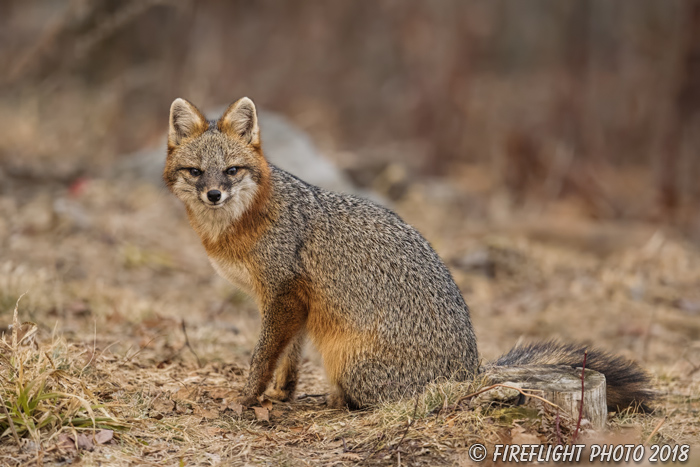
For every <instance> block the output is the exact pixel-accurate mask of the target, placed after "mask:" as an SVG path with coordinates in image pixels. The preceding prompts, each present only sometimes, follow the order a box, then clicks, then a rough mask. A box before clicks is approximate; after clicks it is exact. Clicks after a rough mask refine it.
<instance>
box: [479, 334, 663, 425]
mask: <svg viewBox="0 0 700 467" xmlns="http://www.w3.org/2000/svg"><path fill="white" fill-rule="evenodd" d="M586 351H588V354H587V357H586V368H587V369H590V370H595V371H598V372H600V373H602V374H604V375H605V380H606V394H607V403H608V410H610V411H620V410H624V409H626V408H628V407H630V408H632V409H636V410H639V411H642V412H650V411H651V409H650V408H649V405H648V403H650V402H651V401H652V399H653V398H654V393H653V391H652V390H651V389H650V388H651V378H650V377H649V375H648V374H647V373H646V372H645V371H644V370H643V369H642V368H641V367H640V366H639V365H637V364H636V363H634V362H633V361H631V360H627V359H626V358H624V357H620V356H618V355H613V354H611V353H608V352H605V351H602V350H599V349H596V348H591V347H588V346H586V345H581V344H564V343H561V342H557V341H545V342H535V343H530V344H525V345H517V346H515V347H513V348H512V349H511V350H510V351H509V352H508V353H506V354H504V355H502V356H501V357H499V358H498V359H497V360H495V361H493V362H490V363H489V364H488V365H487V366H526V365H566V366H570V367H573V368H577V367H581V366H582V365H583V355H584V352H586Z"/></svg>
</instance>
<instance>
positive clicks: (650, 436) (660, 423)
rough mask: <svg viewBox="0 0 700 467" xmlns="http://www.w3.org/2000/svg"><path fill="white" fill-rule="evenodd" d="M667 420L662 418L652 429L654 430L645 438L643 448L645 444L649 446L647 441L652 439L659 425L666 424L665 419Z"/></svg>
mask: <svg viewBox="0 0 700 467" xmlns="http://www.w3.org/2000/svg"><path fill="white" fill-rule="evenodd" d="M667 418H668V417H664V418H662V419H661V421H660V422H659V423H658V424H657V425H656V428H654V429H653V430H652V431H651V434H650V435H649V436H648V437H647V440H646V441H644V445H645V446H646V445H647V444H649V441H651V438H653V437H654V435H655V434H656V433H658V431H659V430H660V429H661V425H663V424H664V423H666V419H667Z"/></svg>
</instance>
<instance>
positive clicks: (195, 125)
mask: <svg viewBox="0 0 700 467" xmlns="http://www.w3.org/2000/svg"><path fill="white" fill-rule="evenodd" d="M207 126H208V125H207V119H206V118H204V116H203V115H202V113H201V112H200V111H199V110H197V107H195V106H194V105H192V104H190V103H189V102H187V101H186V100H185V99H182V98H179V97H178V98H177V99H175V100H174V101H173V103H172V105H171V106H170V130H169V131H168V146H170V147H174V146H177V145H179V144H180V143H181V142H182V140H183V139H185V138H188V137H190V136H196V135H199V134H202V133H204V132H205V131H206V130H207Z"/></svg>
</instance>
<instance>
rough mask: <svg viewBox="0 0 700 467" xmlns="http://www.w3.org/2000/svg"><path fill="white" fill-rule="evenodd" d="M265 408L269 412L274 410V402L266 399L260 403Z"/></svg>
mask: <svg viewBox="0 0 700 467" xmlns="http://www.w3.org/2000/svg"><path fill="white" fill-rule="evenodd" d="M260 405H262V406H263V407H265V408H266V409H267V410H272V401H271V400H270V399H265V400H264V401H262V402H261V403H260Z"/></svg>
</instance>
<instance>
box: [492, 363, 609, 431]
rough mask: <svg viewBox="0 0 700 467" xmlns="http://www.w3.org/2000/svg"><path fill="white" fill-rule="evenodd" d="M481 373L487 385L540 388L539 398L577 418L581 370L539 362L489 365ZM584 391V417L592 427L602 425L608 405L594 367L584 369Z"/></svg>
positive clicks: (602, 384)
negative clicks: (534, 363)
mask: <svg viewBox="0 0 700 467" xmlns="http://www.w3.org/2000/svg"><path fill="white" fill-rule="evenodd" d="M484 376H485V377H486V379H487V381H488V382H489V383H490V384H496V383H501V384H506V385H513V386H517V387H520V388H521V389H523V390H528V389H530V390H537V391H541V395H542V397H544V398H545V399H547V400H548V401H550V402H552V403H554V404H556V405H558V406H559V407H561V408H562V410H565V411H567V412H568V414H569V415H570V416H571V418H573V419H574V420H576V419H578V413H579V407H580V405H581V369H580V368H571V367H568V366H555V365H542V366H523V367H490V368H486V370H485V374H484ZM583 384H584V393H583V417H584V418H586V419H588V420H589V421H590V422H591V424H592V425H593V427H595V428H596V429H601V428H604V427H605V422H606V420H607V416H608V405H607V402H606V399H605V398H606V396H605V376H604V375H603V374H602V373H599V372H597V371H593V370H585V375H584V380H583Z"/></svg>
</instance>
